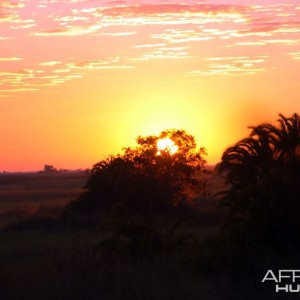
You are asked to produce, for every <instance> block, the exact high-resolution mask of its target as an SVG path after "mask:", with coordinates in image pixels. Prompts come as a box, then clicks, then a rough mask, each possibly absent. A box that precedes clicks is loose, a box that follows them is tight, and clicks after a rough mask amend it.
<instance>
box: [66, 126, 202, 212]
mask: <svg viewBox="0 0 300 300" xmlns="http://www.w3.org/2000/svg"><path fill="white" fill-rule="evenodd" d="M166 138H168V139H171V140H172V141H173V142H174V144H176V145H177V147H178V150H177V151H176V152H175V153H172V152H171V151H170V148H168V147H167V148H165V149H160V150H159V149H158V147H157V142H158V141H159V140H160V139H166ZM137 144H138V146H137V147H135V148H125V149H124V153H123V154H119V155H116V156H110V157H108V158H106V159H104V160H102V161H100V162H99V163H97V164H95V165H94V166H93V168H92V170H91V172H90V176H89V179H88V182H87V184H86V186H85V189H86V190H85V191H84V192H83V193H82V194H81V195H80V197H79V198H78V199H77V200H76V201H73V202H71V204H70V205H69V206H68V207H66V210H65V213H67V214H68V213H79V214H81V213H88V214H90V216H91V215H92V214H97V213H100V214H101V213H102V212H105V211H108V210H109V209H111V208H112V207H113V206H114V205H116V204H117V203H122V204H124V205H126V206H127V207H128V209H129V211H130V212H132V213H139V214H143V215H151V214H158V213H159V214H160V213H166V212H170V211H172V210H174V207H176V206H180V205H182V204H183V203H185V202H186V201H189V199H190V198H192V197H193V196H194V195H193V192H194V193H197V190H198V189H199V186H200V184H199V172H201V170H202V167H203V165H204V164H205V160H204V159H203V155H204V154H205V150H204V148H200V149H199V150H196V143H195V139H194V137H193V136H192V135H190V134H188V133H186V132H185V131H184V130H166V131H163V132H161V133H160V135H159V136H148V137H138V138H137Z"/></svg>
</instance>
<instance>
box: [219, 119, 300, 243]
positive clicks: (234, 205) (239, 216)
mask: <svg viewBox="0 0 300 300" xmlns="http://www.w3.org/2000/svg"><path fill="white" fill-rule="evenodd" d="M279 116H280V119H279V120H278V124H277V126H276V125H273V124H270V123H264V124H261V125H258V126H255V127H250V128H251V129H252V131H251V133H250V136H249V137H247V138H245V139H242V140H241V141H239V142H238V143H237V144H235V145H234V146H232V147H230V148H228V149H227V150H226V151H225V152H224V154H223V157H222V161H221V163H220V164H219V165H218V169H219V171H220V172H223V173H224V174H225V176H226V178H227V183H228V184H230V188H229V190H228V191H226V192H224V193H223V200H222V204H223V205H224V206H226V207H228V208H229V215H228V218H227V222H226V224H225V225H226V226H227V228H229V229H230V231H231V233H232V234H233V237H234V238H236V239H238V240H239V241H242V240H243V241H244V242H247V243H249V242H254V241H261V242H264V243H267V244H269V245H272V246H274V247H280V245H283V244H285V245H286V244H287V243H288V244H290V245H293V246H295V245H298V244H299V241H300V234H299V228H300V201H299V200H300V117H299V115H298V114H293V115H292V116H291V117H289V118H287V117H285V116H283V115H279Z"/></svg>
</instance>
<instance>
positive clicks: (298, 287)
mask: <svg viewBox="0 0 300 300" xmlns="http://www.w3.org/2000/svg"><path fill="white" fill-rule="evenodd" d="M290 292H291V293H299V292H300V284H297V289H293V285H292V284H290Z"/></svg>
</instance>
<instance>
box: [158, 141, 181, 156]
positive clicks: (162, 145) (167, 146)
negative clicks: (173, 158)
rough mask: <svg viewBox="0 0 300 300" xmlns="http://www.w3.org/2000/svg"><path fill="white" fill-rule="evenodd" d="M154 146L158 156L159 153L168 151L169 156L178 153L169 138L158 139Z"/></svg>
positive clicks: (176, 147)
mask: <svg viewBox="0 0 300 300" xmlns="http://www.w3.org/2000/svg"><path fill="white" fill-rule="evenodd" d="M156 145H157V150H158V151H157V154H158V155H159V154H160V153H161V151H168V152H169V153H170V154H171V155H173V154H174V153H176V152H177V151H178V146H177V145H176V144H175V143H174V142H173V141H172V140H171V139H169V138H163V139H159V140H158V141H157V144H156Z"/></svg>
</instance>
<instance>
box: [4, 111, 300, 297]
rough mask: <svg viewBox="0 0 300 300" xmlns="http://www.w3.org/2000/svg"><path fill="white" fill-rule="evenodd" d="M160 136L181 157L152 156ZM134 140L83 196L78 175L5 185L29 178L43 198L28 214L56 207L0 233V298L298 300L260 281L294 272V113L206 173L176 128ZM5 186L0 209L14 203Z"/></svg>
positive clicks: (299, 260)
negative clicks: (273, 273)
mask: <svg viewBox="0 0 300 300" xmlns="http://www.w3.org/2000/svg"><path fill="white" fill-rule="evenodd" d="M162 138H170V139H172V140H174V142H176V144H177V145H178V146H179V147H178V149H179V150H178V151H177V152H176V153H171V151H170V149H168V148H166V149H163V150H160V151H159V152H158V151H157V150H158V149H157V141H158V140H159V139H162ZM137 142H138V146H137V147H136V148H127V149H125V151H124V153H123V154H120V155H117V156H113V157H110V158H108V159H106V160H103V161H101V162H99V163H97V164H95V165H94V167H93V169H92V170H91V172H90V173H89V177H88V180H87V183H86V185H85V187H84V189H83V190H81V186H82V185H81V184H83V182H85V181H86V177H84V176H86V175H84V176H83V174H81V177H80V176H79V175H78V174H77V175H76V176H75V175H73V176H74V177H72V178H71V177H63V176H62V175H60V174H52V175H51V176H50V175H49V176H48V177H41V176H43V175H45V174H36V175H24V177H23V178H22V179H20V178H19V179H20V180H19V179H18V177H11V178H14V179H13V180H12V181H11V182H14V185H17V183H18V182H19V183H18V184H19V186H20V185H21V183H22V185H23V187H22V189H23V191H24V195H26V185H25V184H24V183H25V182H27V183H29V182H30V180H32V181H31V183H30V184H28V186H27V188H29V190H31V189H32V186H35V188H36V189H37V187H40V188H41V190H43V192H44V194H43V197H42V198H40V199H38V200H37V199H36V202H35V203H34V204H35V207H38V206H39V205H44V203H43V202H44V201H46V202H47V199H48V200H49V203H53V205H55V203H56V204H57V203H63V205H60V204H58V206H57V207H56V211H55V213H53V214H52V215H51V214H50V215H51V217H50V218H49V211H48V209H46V210H44V212H45V211H46V213H44V214H43V210H40V209H38V210H34V213H32V214H28V218H22V219H17V218H15V220H14V222H9V223H7V224H6V227H5V228H4V229H3V230H2V231H1V232H0V274H1V275H0V282H1V284H0V293H1V299H27V298H28V299H253V298H257V299H298V296H299V294H294V295H293V294H292V295H288V294H285V293H279V294H275V293H274V287H273V286H272V285H270V284H269V285H268V284H265V285H263V284H262V283H261V281H262V278H263V277H264V275H265V273H266V271H267V270H269V269H274V270H278V269H299V267H300V256H299V226H298V225H299V224H298V222H299V219H300V208H299V203H298V202H299V201H298V200H299V199H300V193H299V192H300V189H299V183H300V174H299V170H300V122H299V116H298V115H297V114H294V115H293V116H291V117H290V118H286V117H284V116H282V115H281V116H280V119H279V122H278V123H277V124H276V125H273V124H261V125H259V126H256V127H252V132H251V133H250V135H249V137H247V138H245V139H243V140H241V141H239V142H238V143H237V144H236V145H233V146H232V147H230V148H228V149H227V150H226V151H225V152H224V155H223V157H222V161H221V163H220V164H219V165H218V166H217V169H216V170H212V169H209V168H208V167H207V166H206V165H205V160H204V156H205V150H204V149H197V148H196V143H195V140H194V138H193V137H192V136H191V135H189V134H187V133H186V132H185V131H182V130H179V131H178V130H169V131H165V132H162V133H161V135H160V136H157V137H156V136H150V137H139V138H138V139H137ZM6 176H8V175H6ZM16 176H17V175H16ZM20 176H21V175H20ZM22 176H23V175H22ZM26 176H28V177H26ZM30 176H32V177H30ZM59 176H61V177H59ZM64 176H67V175H64ZM4 178H5V179H4ZM7 178H8V177H3V178H2V177H1V178H0V197H1V192H2V193H3V194H2V196H3V198H1V199H0V200H1V203H2V205H5V203H6V202H5V200H4V199H5V197H4V196H5V195H7V197H11V198H6V201H8V199H10V201H12V202H11V203H15V206H16V207H17V206H18V204H19V205H24V201H23V200H21V199H20V198H14V197H15V195H16V194H18V193H17V192H16V191H17V190H18V188H12V187H13V186H14V185H11V186H10V187H9V183H8V182H9V179H7ZM26 178H27V179H26ZM224 179H225V180H226V182H227V184H228V185H227V190H226V192H223V193H220V191H221V190H224V189H225V186H224V181H223V180H224ZM1 180H2V181H1ZM5 181H7V182H6V183H5V184H3V182H5ZM37 182H39V184H37ZM58 182H60V183H58ZM62 182H63V184H62ZM1 183H2V189H1ZM4 186H5V188H3V187H4ZM15 187H16V186H15ZM54 187H55V188H54ZM47 191H48V193H49V194H48V196H47ZM10 192H11V194H10ZM5 193H6V194H5ZM14 193H15V194H14ZM30 193H33V191H32V190H31V191H30V192H29V195H30ZM20 194H21V192H20ZM37 194H38V193H37ZM37 194H35V193H33V194H32V195H37ZM9 195H10V196H9ZM13 195H14V196H13ZM54 195H55V197H54V198H55V199H56V200H55V199H51V197H52V196H54ZM64 195H68V197H69V196H70V198H69V200H72V198H73V200H72V201H71V202H69V201H66V198H64V197H65V196H64ZM76 195H78V196H76ZM29 198H30V197H29ZM12 199H15V200H12ZM31 199H32V200H31V201H33V200H34V197H32V198H31ZM59 199H60V200H59ZM62 199H63V200H62ZM13 201H15V202H13ZM55 201H57V202H55ZM25 202H26V201H25ZM1 203H0V206H1ZM29 203H30V204H31V205H32V203H33V202H29ZM47 203H48V202H47ZM2 207H3V206H2ZM50 207H51V206H50ZM49 209H50V208H49ZM287 296H289V297H287Z"/></svg>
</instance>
